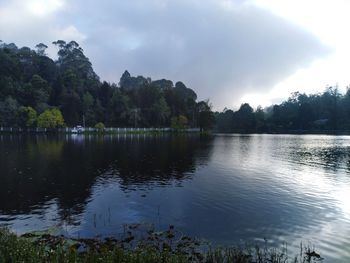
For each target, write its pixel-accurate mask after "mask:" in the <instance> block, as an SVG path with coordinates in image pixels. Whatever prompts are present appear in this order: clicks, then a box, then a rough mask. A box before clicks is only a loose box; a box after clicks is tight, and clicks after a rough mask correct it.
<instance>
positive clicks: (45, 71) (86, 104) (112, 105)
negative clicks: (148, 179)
mask: <svg viewBox="0 0 350 263" xmlns="http://www.w3.org/2000/svg"><path fill="white" fill-rule="evenodd" d="M53 44H54V45H55V46H56V47H57V49H58V53H57V59H56V60H53V59H51V58H50V57H48V56H47V55H46V49H47V48H48V46H47V45H45V44H43V43H40V44H38V45H36V49H35V50H32V49H30V48H28V47H22V48H18V47H17V46H16V45H15V44H13V43H11V44H6V43H4V42H0V126H3V127H21V128H30V127H44V128H57V127H64V126H70V127H72V126H75V125H86V126H90V127H91V126H95V125H96V124H97V123H103V124H104V125H105V126H108V127H169V126H170V125H174V126H177V127H200V128H201V129H210V128H211V127H212V125H213V121H214V115H213V112H212V111H211V106H210V103H209V102H208V101H197V94H196V93H195V92H194V91H193V90H192V89H190V88H187V87H186V86H185V84H184V83H182V82H176V83H175V84H174V83H173V82H172V81H170V80H166V79H161V80H152V79H151V78H145V77H143V76H137V77H134V76H131V74H130V73H129V72H128V71H125V72H124V73H123V75H122V76H121V78H120V81H119V83H118V84H115V83H112V84H111V83H108V82H106V81H101V80H100V78H99V76H98V75H97V74H96V73H95V71H94V70H93V67H92V64H91V62H90V60H89V59H88V58H87V57H86V56H85V55H84V51H83V49H82V48H81V47H80V46H79V44H78V43H77V42H75V41H71V42H69V43H67V42H65V41H62V40H58V41H55V42H53Z"/></svg>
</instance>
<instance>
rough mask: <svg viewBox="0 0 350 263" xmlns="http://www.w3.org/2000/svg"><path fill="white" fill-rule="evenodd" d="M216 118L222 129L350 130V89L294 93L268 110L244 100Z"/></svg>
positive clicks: (336, 88)
mask: <svg viewBox="0 0 350 263" xmlns="http://www.w3.org/2000/svg"><path fill="white" fill-rule="evenodd" d="M215 119H216V125H215V126H216V130H217V131H219V132H243V133H252V132H257V133H263V132H266V133H283V132H293V131H294V132H298V131H306V132H307V131H350V88H348V89H347V91H346V93H345V94H341V93H340V92H339V90H338V87H337V86H335V87H327V88H326V89H325V91H324V92H322V93H317V94H311V95H307V94H304V93H300V92H294V93H292V94H291V96H290V97H289V98H288V99H287V100H286V101H284V102H282V103H281V104H276V105H272V106H269V107H267V108H265V109H263V108H262V107H258V108H257V109H256V110H254V109H253V108H252V107H251V106H250V105H249V104H247V103H244V104H242V105H241V107H240V108H239V110H237V111H233V110H230V109H224V110H223V111H222V112H216V113H215Z"/></svg>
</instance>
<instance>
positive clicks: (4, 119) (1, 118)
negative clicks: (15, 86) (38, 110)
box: [0, 97, 19, 127]
mask: <svg viewBox="0 0 350 263" xmlns="http://www.w3.org/2000/svg"><path fill="white" fill-rule="evenodd" d="M18 107H19V105H18V103H17V101H16V100H15V99H13V98H12V97H7V98H6V99H5V100H4V101H0V126H3V127H15V126H16V112H17V110H18Z"/></svg>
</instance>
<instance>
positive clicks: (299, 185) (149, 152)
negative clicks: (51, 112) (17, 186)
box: [0, 135, 350, 262]
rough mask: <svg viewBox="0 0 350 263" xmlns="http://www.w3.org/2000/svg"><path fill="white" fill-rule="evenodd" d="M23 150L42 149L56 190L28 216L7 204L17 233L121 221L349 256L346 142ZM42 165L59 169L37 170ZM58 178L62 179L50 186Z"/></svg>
mask: <svg viewBox="0 0 350 263" xmlns="http://www.w3.org/2000/svg"><path fill="white" fill-rule="evenodd" d="M1 142H3V141H1V138H0V143H1ZM15 144H16V143H15ZM18 145H20V143H18ZM27 145H29V146H28V149H29V150H28V149H27V151H25V152H29V153H30V154H31V155H30V156H32V157H33V158H34V157H35V160H36V158H38V157H39V159H40V158H43V157H42V156H41V155H40V153H42V152H44V153H45V156H46V159H45V161H46V163H47V164H48V165H47V167H46V168H45V169H43V170H42V171H41V172H42V176H44V177H45V178H46V181H49V182H50V183H52V184H53V186H54V187H56V188H58V191H60V192H58V191H56V192H55V191H53V192H50V193H49V192H46V193H45V195H44V196H41V195H38V196H37V198H36V199H35V200H39V202H37V201H36V203H33V204H32V205H30V206H29V207H27V209H24V210H23V207H22V208H21V209H22V211H31V212H28V213H27V214H28V218H26V214H25V213H23V212H22V213H17V214H16V207H15V206H14V207H12V212H11V213H10V214H9V215H8V216H6V214H8V213H3V214H4V215H3V216H2V219H3V220H4V219H7V220H8V222H7V223H10V224H13V228H14V229H16V230H17V231H19V232H21V231H22V230H24V231H27V230H28V229H29V230H30V229H37V228H39V226H40V227H42V228H45V227H46V226H49V225H51V224H56V225H57V224H58V225H60V227H61V230H62V232H63V233H69V234H70V235H73V236H95V235H110V234H118V233H120V232H121V231H122V225H123V224H126V223H153V224H154V225H155V226H156V227H159V228H165V227H167V226H168V225H169V224H174V225H176V226H177V227H178V229H180V230H181V231H183V232H185V233H186V234H189V235H193V236H198V237H201V238H205V239H207V240H209V241H212V242H213V243H216V244H232V243H237V242H240V241H242V242H246V241H248V242H249V241H254V240H262V239H263V238H267V239H269V240H272V241H275V243H274V244H277V243H278V242H280V241H282V242H283V241H286V242H288V243H289V245H290V247H291V249H295V250H298V247H299V245H300V241H304V242H306V244H307V243H308V242H310V243H312V244H314V245H315V246H316V248H319V250H320V251H321V252H322V254H323V256H325V257H326V258H329V259H332V261H331V262H336V261H335V260H333V258H336V257H342V258H343V259H349V260H350V254H349V252H347V251H348V249H347V248H348V247H350V238H349V236H350V202H349V201H348V200H350V198H349V197H350V177H349V160H350V159H349V157H350V153H349V152H348V149H349V147H350V137H346V136H345V137H344V136H338V137H337V136H293V135H253V136H243V135H242V136H240V135H230V136H217V137H215V138H214V139H207V140H201V139H199V138H197V137H193V138H187V139H184V138H182V139H180V140H179V139H175V138H171V137H162V138H157V139H154V138H152V137H149V136H142V135H141V136H138V137H132V136H131V137H130V135H127V136H119V137H113V136H109V137H105V138H104V137H100V138H96V137H93V136H91V137H87V138H85V137H83V136H81V135H77V136H73V137H67V138H65V140H56V141H55V140H53V141H52V140H48V141H45V140H44V141H40V140H39V141H35V142H32V143H29V142H27ZM44 146H46V147H44ZM37 147H39V148H37ZM40 147H44V148H45V149H46V150H43V149H42V148H40ZM48 147H49V148H48ZM15 149H16V147H15ZM11 151H12V153H11V154H12V157H15V158H20V157H18V156H17V155H16V153H14V152H13V151H14V150H13V149H12V150H11ZM18 152H23V149H21V147H19V150H18ZM18 152H17V153H18ZM28 158H31V157H28ZM68 159H74V161H70V162H67V160H68ZM40 160H41V159H40ZM22 161H23V160H22ZM27 161H28V160H27ZM67 163H69V165H67ZM31 164H32V165H33V166H35V165H38V163H36V162H34V163H31ZM0 165H2V166H3V167H5V166H4V163H0ZM7 165H8V164H7ZM6 167H8V166H6ZM52 167H58V168H59V170H58V171H56V172H49V175H47V174H46V173H43V172H48V171H50V169H52ZM62 167H63V168H62ZM79 171H80V172H79ZM63 173H68V175H67V177H64V176H63ZM8 174H9V175H12V174H13V173H12V171H10V170H8ZM62 176H63V177H64V178H65V179H66V180H65V181H62V180H57V177H62ZM75 177H77V180H74V178H75ZM34 178H35V177H34ZM0 180H3V182H5V183H7V182H11V180H9V179H8V178H7V179H6V178H1V176H0ZM38 180H39V179H38ZM38 182H41V181H40V180H39V181H38ZM72 184H73V185H74V187H71V185H72ZM29 186H31V184H28V185H27V184H25V185H24V186H22V188H23V187H29ZM44 186H47V184H43V185H41V184H38V187H39V189H40V187H44ZM2 187H4V185H3V186H2ZM0 188H1V186H0ZM50 189H51V188H50ZM52 189H54V188H52ZM67 189H68V190H69V191H68V192H65V191H66V190H67ZM40 190H42V189H40ZM74 190H75V191H74ZM32 193H33V192H31V191H29V190H28V193H27V196H30V195H31V194H32ZM46 196H47V198H48V199H47V201H45V200H46ZM40 200H41V201H40ZM50 200H51V201H50ZM52 200H53V201H52ZM10 204H11V203H10ZM16 204H17V203H16V202H15V203H13V204H12V205H16ZM0 207H4V208H5V207H7V208H6V209H8V207H9V206H4V204H1V203H0ZM34 207H36V208H35V209H34ZM28 209H29V210H28ZM34 211H39V213H40V215H37V214H35V213H34ZM0 220H1V218H0ZM40 224H42V225H40ZM339 262H342V261H341V260H340V261H339ZM343 262H347V261H343Z"/></svg>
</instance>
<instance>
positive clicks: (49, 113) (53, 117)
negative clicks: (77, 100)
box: [37, 108, 65, 129]
mask: <svg viewBox="0 0 350 263" xmlns="http://www.w3.org/2000/svg"><path fill="white" fill-rule="evenodd" d="M37 122H38V127H39V128H49V129H53V128H62V127H64V126H65V123H64V119H63V116H62V113H61V111H60V110H59V109H57V108H53V109H51V110H46V111H44V112H43V113H41V114H40V115H39V117H38V121H37Z"/></svg>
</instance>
